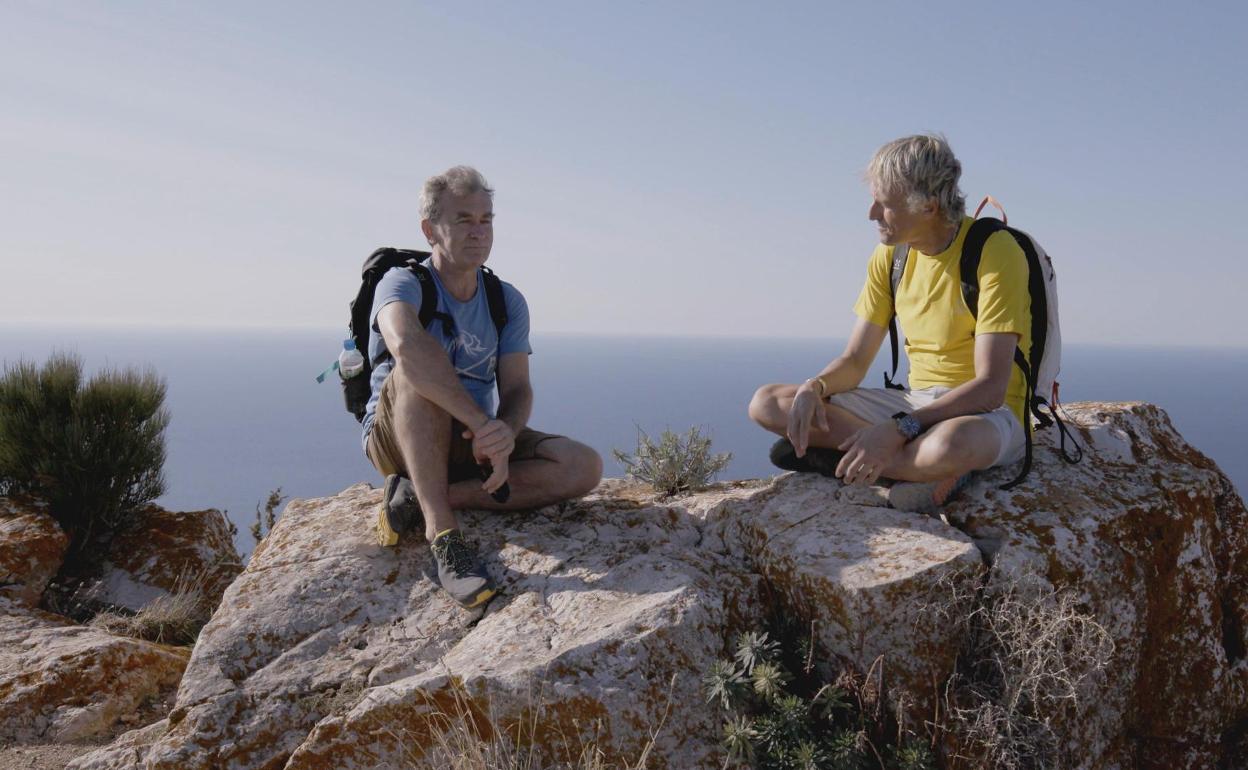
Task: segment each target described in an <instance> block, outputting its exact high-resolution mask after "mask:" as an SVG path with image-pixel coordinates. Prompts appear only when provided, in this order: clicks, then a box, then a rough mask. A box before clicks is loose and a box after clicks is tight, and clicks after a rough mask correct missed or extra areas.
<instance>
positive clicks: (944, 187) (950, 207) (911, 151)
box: [867, 134, 966, 224]
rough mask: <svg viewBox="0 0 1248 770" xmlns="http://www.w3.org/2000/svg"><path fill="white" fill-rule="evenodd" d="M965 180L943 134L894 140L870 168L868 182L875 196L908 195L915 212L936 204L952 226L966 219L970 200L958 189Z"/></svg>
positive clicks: (877, 153) (960, 165) (878, 155)
mask: <svg viewBox="0 0 1248 770" xmlns="http://www.w3.org/2000/svg"><path fill="white" fill-rule="evenodd" d="M961 176H962V164H961V163H959V162H958V159H957V158H956V157H954V154H953V149H952V148H951V147H950V146H949V141H948V140H947V139H945V137H943V136H941V135H940V134H917V135H915V136H906V137H903V138H901V139H894V140H893V141H891V142H889V143H888V144H886V145H884V146H883V147H881V148H880V149H879V150H876V153H875V157H873V158H871V163H870V165H868V166H867V182H868V183H869V184H870V185H871V187H872V190H873V191H874V192H878V193H883V194H885V195H887V194H891V193H897V194H900V195H904V196H905V197H906V202H907V204H909V206H910V210H911V211H917V210H918V209H919V208H920V207H921V206H922V205H923V204H924V203H926V202H928V201H936V205H937V206H939V207H940V211H941V213H943V214H944V216H945V219H947V220H948V221H949V223H950V224H957V223H959V222H961V221H962V217H963V216H965V215H966V196H965V195H963V194H962V191H961V190H960V189H958V179H959V178H960V177H961Z"/></svg>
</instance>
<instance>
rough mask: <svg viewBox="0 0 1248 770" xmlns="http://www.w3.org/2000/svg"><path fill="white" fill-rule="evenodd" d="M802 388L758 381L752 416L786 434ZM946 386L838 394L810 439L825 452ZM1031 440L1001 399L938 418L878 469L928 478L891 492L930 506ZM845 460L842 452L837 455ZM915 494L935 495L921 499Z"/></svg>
mask: <svg viewBox="0 0 1248 770" xmlns="http://www.w3.org/2000/svg"><path fill="white" fill-rule="evenodd" d="M797 389H798V386H797V385H790V384H784V383H776V384H771V385H764V386H763V387H761V388H759V389H758V391H757V392H755V394H754V398H753V400H751V401H750V408H749V413H750V418H751V419H753V420H754V421H755V422H756V423H758V424H759V425H761V426H762V427H764V428H766V429H767V430H769V431H771V432H772V433H776V434H779V435H780V436H783V437H787V432H788V426H789V412H790V410H791V408H792V406H793V399H794V397H795V395H796V393H797ZM947 392H948V389H947V388H926V389H923V390H917V391H909V390H906V391H902V390H893V389H889V388H857V389H855V390H851V391H847V392H845V393H837V394H834V395H832V396H829V397H828V398H827V399H825V400H824V401H823V402H822V404H821V408H822V409H823V414H824V417H825V418H826V420H827V429H826V430H823V429H820V428H818V427H816V425H814V424H812V425H811V428H810V439H809V443H810V446H811V447H812V448H821V449H823V450H825V451H824V453H823V456H824V458H827V457H828V456H829V454H828V453H827V451H826V450H835V449H836V448H837V447H839V446H841V445H842V444H843V443H844V442H845V441H846V439H848V438H850V437H851V436H853V435H854V433H856V432H857V431H859V430H861V429H863V428H866V427H869V426H871V425H877V424H879V423H882V422H885V421H887V420H889V419H891V418H892V415H894V414H896V413H897V412H902V411H904V412H912V411H914V410H916V409H919V408H922V407H923V406H926V405H927V404H930V403H931V402H932V401H934V400H936V399H937V398H939V397H940V396H941V395H943V394H945V393H947ZM1025 440H1026V437H1025V435H1024V434H1023V428H1022V425H1020V424H1019V422H1018V418H1017V417H1015V416H1014V413H1013V412H1012V411H1010V409H1009V407H1008V406H1002V407H1000V408H999V409H996V410H994V411H992V412H989V413H987V414H978V415H966V416H962V417H954V418H952V419H949V420H945V421H943V422H940V423H937V424H936V425H933V426H932V427H931V428H929V429H928V430H926V431H925V432H924V433H922V434H921V435H920V436H919V437H918V438H916V439H915V440H914V441H911V442H909V443H908V444H906V445H904V446H903V447H902V449H901V451H899V452H898V453H897V454H896V455H895V456H894V457H893V460H892V462H891V464H889V465H888V466H887V467H885V468H883V469H877V470H878V471H879V475H880V476H883V477H886V478H890V479H894V480H896V481H902V482H921V483H922V486H919V485H917V484H916V485H904V486H903V485H897V486H895V487H894V489H895V490H896V493H894V494H890V502H892V503H894V504H895V505H894V507H900V508H905V509H919V508H930V507H934V506H936V505H939V504H941V503H943V502H944V500H945V499H946V498H947V497H948V496H950V495H951V494H952V493H953V492H954V491H955V490H956V488H957V487H958V485H959V482H962V481H963V480H964V479H965V478H966V476H967V474H968V473H970V472H972V471H977V470H983V469H985V468H990V467H992V466H995V465H1004V464H1007V463H1011V462H1015V461H1017V460H1018V459H1020V458H1021V457H1022V454H1023V451H1024V449H1025V447H1024V442H1025ZM840 459H841V458H840V457H839V456H837V457H836V460H837V461H838V462H839V461H840ZM825 462H827V461H826V459H825ZM840 464H841V465H844V463H843V462H841V463H840ZM835 466H836V463H832V464H830V465H829V470H830V469H831V467H835ZM838 470H839V471H840V472H839V474H838V475H840V476H843V477H844V478H846V479H852V478H854V477H855V476H856V475H858V474H857V470H858V469H856V468H848V467H840V468H839V469H838ZM890 491H891V490H890ZM916 495H919V496H921V495H926V496H927V497H928V498H931V499H930V501H927V500H920V499H918V498H917V497H916Z"/></svg>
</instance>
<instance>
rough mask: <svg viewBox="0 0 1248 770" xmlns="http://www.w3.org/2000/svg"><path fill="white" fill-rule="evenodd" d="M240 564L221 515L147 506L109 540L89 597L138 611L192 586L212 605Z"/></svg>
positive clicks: (215, 511) (239, 567)
mask: <svg viewBox="0 0 1248 770" xmlns="http://www.w3.org/2000/svg"><path fill="white" fill-rule="evenodd" d="M242 568H243V566H242V560H241V559H240V558H239V555H238V551H236V550H235V549H234V538H233V537H232V536H231V534H230V530H229V521H228V520H227V519H226V518H225V515H224V514H223V513H221V512H220V511H217V510H211V509H210V510H206V511H167V510H165V509H163V508H161V507H159V506H155V505H151V506H148V507H147V508H145V509H143V511H142V512H140V513H139V515H138V516H137V517H136V518H135V520H134V522H133V524H132V525H131V526H129V527H128V528H127V529H126V530H125V531H124V532H122V533H120V534H119V535H118V536H117V537H116V538H114V540H113V542H112V544H111V545H110V547H109V551H108V560H107V562H106V563H105V564H104V573H103V575H102V576H101V578H100V583H99V586H98V587H97V588H96V590H95V591H94V592H93V595H92V598H94V599H96V600H97V601H100V602H103V603H105V604H111V605H113V606H115V607H123V608H125V609H127V610H132V611H138V610H139V609H142V607H143V606H144V605H145V604H147V603H149V602H151V601H152V600H153V599H156V598H157V597H160V596H168V595H170V594H172V593H175V592H177V591H179V590H186V589H187V588H188V587H193V588H195V589H197V590H199V591H200V592H201V593H202V595H203V597H204V602H205V604H206V605H208V606H210V607H215V606H216V605H217V602H218V601H220V599H221V595H222V594H223V593H225V589H226V587H227V586H229V584H230V583H231V582H232V581H233V580H234V578H235V577H237V576H238V573H239V572H241V571H242Z"/></svg>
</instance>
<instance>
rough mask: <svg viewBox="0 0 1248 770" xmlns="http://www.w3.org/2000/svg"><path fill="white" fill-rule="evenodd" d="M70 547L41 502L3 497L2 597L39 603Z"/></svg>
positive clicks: (25, 603)
mask: <svg viewBox="0 0 1248 770" xmlns="http://www.w3.org/2000/svg"><path fill="white" fill-rule="evenodd" d="M68 547H69V538H68V537H66V536H65V532H64V531H63V530H62V529H61V528H60V526H59V525H58V524H57V523H56V520H55V519H53V518H52V517H51V516H49V515H48V514H47V512H46V511H44V510H43V506H42V505H40V504H39V503H37V502H35V501H32V500H25V499H23V498H18V497H0V599H3V598H11V599H13V600H14V602H16V603H17V604H20V605H23V606H26V607H34V606H36V605H38V604H39V597H40V596H42V595H43V590H44V589H45V588H47V587H48V581H50V580H51V579H52V577H53V576H54V575H55V574H56V573H57V571H58V570H59V569H60V568H61V562H62V560H64V558H65V549H66V548H68Z"/></svg>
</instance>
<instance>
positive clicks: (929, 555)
mask: <svg viewBox="0 0 1248 770" xmlns="http://www.w3.org/2000/svg"><path fill="white" fill-rule="evenodd" d="M860 492H861V490H858V489H857V488H854V487H846V486H843V485H841V484H840V483H839V482H837V481H834V480H832V479H826V478H823V477H821V476H812V475H805V474H788V475H787V476H785V477H782V478H780V479H779V480H777V482H776V483H775V486H774V488H773V490H772V492H771V494H770V495H769V496H768V497H767V498H766V499H765V500H764V501H763V502H762V504H761V506H759V508H758V510H757V512H756V513H753V515H745V516H741V515H734V514H735V513H736V512H730V513H728V514H727V515H728V516H729V521H730V522H731V523H732V524H733V525H735V528H736V529H737V531H738V533H737V537H739V538H740V539H741V543H742V546H743V548H744V551H745V553H746V557H747V559H748V561H749V562H750V563H752V564H754V565H755V567H756V569H757V570H758V572H759V573H760V574H761V575H762V576H763V578H764V580H765V582H766V584H767V585H768V586H769V587H770V588H771V591H772V592H773V593H774V595H775V596H776V597H777V598H778V599H779V600H780V601H781V602H782V603H783V604H784V606H785V608H786V611H788V612H789V613H791V614H792V615H793V616H794V617H798V618H801V619H802V620H803V622H805V623H808V624H813V629H814V638H815V640H816V642H817V643H818V644H819V645H820V646H821V648H822V651H823V652H824V653H825V654H830V655H833V656H835V657H836V658H838V659H839V660H840V661H841V662H842V663H844V664H847V665H848V666H849V668H850V669H852V670H854V671H856V672H857V673H859V674H860V675H865V674H866V673H867V672H869V671H871V670H872V667H873V666H882V667H883V677H884V681H885V683H886V687H887V689H888V691H889V692H890V693H891V694H892V696H893V699H894V701H895V702H903V703H905V704H906V710H907V712H908V713H909V716H910V718H911V721H910V724H916V725H919V724H922V720H923V719H925V718H930V716H931V714H932V713H933V711H932V710H933V708H934V706H935V699H936V694H937V692H938V691H939V685H940V683H943V682H944V681H945V680H947V679H948V678H949V676H950V675H951V674H952V673H953V669H954V661H955V659H956V657H957V654H958V650H959V648H960V646H961V643H962V638H961V637H960V636H959V635H958V629H957V628H956V627H954V626H953V625H951V624H949V623H947V622H944V620H943V619H942V617H941V616H940V615H939V614H938V613H936V612H925V611H924V609H925V608H928V607H930V606H931V605H933V604H935V603H936V602H938V601H944V599H945V597H946V596H948V595H949V593H950V589H951V588H953V589H959V590H957V594H958V595H959V596H963V597H967V598H969V596H970V595H973V593H974V588H973V586H974V585H976V584H977V582H978V579H979V576H980V573H981V572H982V570H983V560H982V559H981V557H980V553H979V550H978V549H976V547H975V544H974V543H973V542H972V541H971V539H970V538H969V537H967V536H966V535H964V534H963V533H961V532H959V531H958V530H956V529H954V528H952V527H950V526H948V525H947V524H944V523H942V522H941V521H940V520H939V519H934V518H929V517H927V516H918V515H915V514H913V513H907V512H903V511H895V510H892V509H890V508H885V507H880V505H881V503H880V502H879V501H878V500H877V501H868V502H873V503H874V504H870V505H862V504H860V503H859V502H854V501H855V500H862V499H863V496H862V495H861V493H860ZM969 609H970V608H969V606H968V607H965V608H949V607H946V608H945V610H946V611H948V612H966V611H969ZM877 659H878V660H879V662H878V663H877ZM876 673H877V675H878V673H879V672H878V671H877V672H876Z"/></svg>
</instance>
